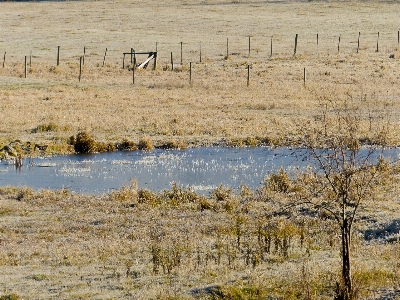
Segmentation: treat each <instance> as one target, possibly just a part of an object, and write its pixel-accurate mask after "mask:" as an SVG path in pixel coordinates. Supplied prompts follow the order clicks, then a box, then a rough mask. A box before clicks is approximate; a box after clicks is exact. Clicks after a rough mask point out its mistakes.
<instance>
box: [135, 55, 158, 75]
mask: <svg viewBox="0 0 400 300" xmlns="http://www.w3.org/2000/svg"><path fill="white" fill-rule="evenodd" d="M153 55H154V58H153V59H154V64H153V70H154V71H155V70H157V52H154V54H153ZM135 61H136V56H135ZM135 65H136V63H135Z"/></svg>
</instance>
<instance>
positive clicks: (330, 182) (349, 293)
mask: <svg viewBox="0 0 400 300" xmlns="http://www.w3.org/2000/svg"><path fill="white" fill-rule="evenodd" d="M323 107H324V109H323V113H322V115H321V116H319V117H318V118H317V119H316V122H315V123H314V124H308V126H307V128H304V127H303V128H302V129H301V131H302V136H303V138H301V144H302V145H303V146H304V147H305V148H306V154H304V152H302V155H305V156H306V158H307V159H308V160H309V163H310V167H311V168H310V170H309V171H307V172H306V173H303V174H302V175H301V176H298V177H297V179H296V180H295V181H296V182H297V183H295V185H297V188H295V189H294V190H295V191H296V192H295V193H291V194H290V193H289V194H290V195H291V196H290V197H292V203H291V206H292V207H298V206H299V205H301V206H307V207H308V209H312V210H314V211H323V212H324V213H325V215H327V216H328V217H330V218H331V219H333V220H335V223H336V224H337V225H338V227H337V228H338V233H340V237H341V239H340V245H341V249H340V250H341V263H342V269H341V282H338V283H337V291H336V299H344V300H349V299H354V298H355V297H356V295H355V290H354V288H353V283H352V273H351V260H350V258H351V252H350V249H351V247H350V246H351V241H352V229H353V224H354V222H355V219H356V217H357V214H358V212H359V210H360V204H361V203H362V202H364V201H365V200H370V199H372V198H373V197H374V192H376V190H377V189H378V188H380V187H381V186H382V183H383V181H385V180H387V179H389V178H390V174H391V168H390V165H389V164H388V163H387V161H386V160H385V159H384V158H383V155H382V154H383V150H384V146H386V145H387V143H388V142H387V134H388V129H389V122H385V123H384V124H383V125H382V124H381V122H379V123H380V124H381V125H378V124H377V126H375V128H371V127H369V128H368V126H365V120H364V113H363V111H362V109H360V108H359V107H354V106H352V107H350V106H349V105H348V104H347V103H342V104H341V105H340V106H337V105H336V106H334V105H332V103H328V104H326V105H324V106H323ZM366 127H367V129H366ZM362 142H364V143H366V144H368V145H365V146H362Z"/></svg>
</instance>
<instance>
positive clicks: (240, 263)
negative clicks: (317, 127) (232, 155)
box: [0, 182, 400, 299]
mask: <svg viewBox="0 0 400 300" xmlns="http://www.w3.org/2000/svg"><path fill="white" fill-rule="evenodd" d="M394 192H395V193H396V192H397V193H398V189H397V188H396V189H394ZM271 193H272V192H271ZM274 193H275V194H270V195H269V196H272V197H273V198H274V199H275V200H274V201H269V200H267V199H268V197H269V196H268V190H264V191H263V192H262V193H256V194H254V193H253V194H250V193H249V191H247V193H242V194H241V195H236V194H233V193H232V191H230V190H229V189H225V188H224V187H219V188H218V189H216V190H215V191H213V192H212V193H211V194H210V195H209V196H199V195H196V194H195V193H193V192H191V191H190V190H185V189H181V188H179V187H177V186H176V185H174V186H173V187H172V188H171V190H167V191H164V192H161V193H157V194H154V193H152V192H149V191H144V190H141V191H137V184H136V183H135V182H132V183H131V185H129V186H124V187H123V188H121V189H120V190H118V191H114V192H112V193H110V194H106V195H102V196H83V195H75V194H70V193H69V192H68V190H59V191H47V190H41V191H38V192H34V191H33V190H31V189H29V188H2V189H1V190H0V201H1V203H2V206H1V207H2V208H1V210H0V228H1V232H0V245H1V251H0V272H1V274H2V276H1V280H0V282H1V285H2V287H3V290H2V293H3V294H4V295H11V294H15V295H18V297H20V298H21V299H34V298H40V299H46V298H51V297H57V298H66V299H72V298H79V299H93V298H94V297H95V298H99V299H109V298H119V299H132V297H133V298H135V299H194V298H200V299H210V298H211V299H258V298H257V297H260V296H264V297H265V296H272V297H275V298H276V299H331V298H332V294H333V291H334V282H335V281H336V280H337V278H338V275H339V273H340V255H339V253H338V251H337V249H338V246H339V237H338V236H336V235H335V234H334V232H336V231H335V229H334V223H332V221H330V220H329V219H325V218H318V220H317V219H316V218H315V217H314V216H309V217H307V216H304V215H303V216H302V217H301V216H298V217H297V218H295V219H292V220H290V219H286V218H277V219H275V220H274V219H271V218H270V217H268V214H267V213H268V212H269V211H271V210H273V209H274V205H276V203H277V202H276V201H277V199H279V196H278V194H279V193H278V194H277V193H276V192H274ZM256 195H258V196H256ZM397 198H398V197H397ZM397 198H395V200H387V199H382V200H375V201H370V202H368V203H365V205H366V206H367V207H368V209H363V210H362V211H361V214H360V217H359V219H358V222H357V223H356V230H355V234H354V235H353V246H352V256H353V267H354V270H353V274H354V285H355V287H356V289H357V292H358V294H359V295H360V296H361V297H362V298H365V297H367V296H368V295H369V296H371V295H372V296H373V295H375V296H376V295H379V294H381V293H383V289H386V293H389V292H390V291H393V290H396V289H398V287H399V284H400V282H399V278H400V277H399V276H400V271H399V265H398V259H399V257H400V248H399V243H398V242H396V241H391V242H383V240H379V239H378V238H373V239H371V240H366V239H365V238H364V234H366V233H367V232H374V233H376V234H378V236H379V235H380V236H381V237H383V236H385V234H386V233H387V232H386V233H384V232H383V231H384V230H385V229H383V228H386V231H389V230H390V226H392V225H391V222H396V220H399V218H400V216H399V212H398V209H396V207H397V206H398V199H397ZM278 201H279V200H278ZM205 202H207V203H208V204H209V205H204V203H205ZM372 211H379V213H378V214H375V213H374V214H370V212H372ZM394 227H396V226H394ZM392 229H393V228H392ZM396 230H398V225H397V229H396V228H394V231H392V232H390V233H389V234H390V236H388V237H389V239H387V241H389V240H390V237H395V236H396ZM262 249H263V250H262ZM388 291H389V292H388ZM392 293H393V292H392ZM213 297H214V298H213ZM229 297H230V298H229ZM275 298H274V299H275Z"/></svg>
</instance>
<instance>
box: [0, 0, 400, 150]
mask: <svg viewBox="0 0 400 300" xmlns="http://www.w3.org/2000/svg"><path fill="white" fill-rule="evenodd" d="M399 6H400V4H398V3H396V2H377V1H371V2H370V1H367V2H357V1H355V2H351V3H345V2H332V1H327V2H325V1H323V2H322V1H316V2H299V1H293V2H287V1H283V2H273V1H271V2H269V1H252V2H247V1H235V2H233V1H164V2H163V4H162V5H161V4H159V3H156V2H153V1H140V2H126V1H100V2H97V1H66V2H19V3H15V2H3V3H1V13H0V16H1V19H0V20H1V21H0V22H1V24H0V26H1V30H2V34H1V37H0V54H1V57H2V58H3V63H4V68H2V66H1V65H0V76H1V83H0V84H1V89H0V100H1V101H0V105H1V110H0V114H1V115H0V117H1V132H0V134H1V135H0V141H2V142H3V144H5V143H7V142H10V141H12V140H15V139H21V140H23V141H32V142H44V143H47V144H50V145H52V146H53V147H49V151H54V152H62V151H63V149H64V150H65V151H68V150H66V149H65V148H66V147H63V146H62V145H64V144H65V143H66V139H67V138H68V137H69V136H71V135H74V134H76V133H77V132H78V131H82V130H84V131H88V132H90V133H91V134H93V135H94V136H95V138H96V139H99V140H104V141H116V140H121V139H122V138H127V139H129V140H133V141H137V140H138V139H139V138H140V137H142V136H148V137H150V138H151V139H153V140H154V141H155V142H156V143H157V142H160V141H165V140H170V139H173V138H174V139H179V140H184V141H186V142H189V143H194V144H200V145H201V144H209V143H215V142H216V143H221V141H224V140H225V141H226V140H228V141H229V140H231V139H237V138H247V137H260V138H261V137H268V138H270V139H271V140H274V141H276V143H280V144H290V143H292V139H293V136H296V135H297V134H298V132H297V131H296V126H295V125H299V124H302V122H304V123H306V122H307V121H309V120H312V119H313V118H314V117H315V115H316V114H318V113H319V112H320V110H321V106H323V103H324V101H329V100H333V101H343V100H344V99H346V100H348V101H353V102H354V101H356V102H358V103H360V105H362V106H364V107H366V108H367V109H366V110H368V111H369V113H368V117H366V119H368V118H369V120H371V118H374V117H376V116H377V113H382V110H386V112H390V120H391V125H392V127H393V130H392V133H393V134H392V138H393V140H392V143H393V144H397V143H398V138H397V137H398V136H399V135H398V128H399V126H398V125H399V124H398V123H399V103H400V102H399V100H400V91H399V89H398V88H397V86H398V82H399V80H400V74H399V72H400V71H399V68H398V66H399V53H398V30H399V24H398V22H397V14H396V12H397V11H399ZM359 32H360V33H361V34H360V42H359V44H358V34H359ZM378 32H379V39H378ZM296 34H298V43H297V49H296V55H293V54H294V46H295V36H296ZM317 35H318V45H317ZM249 36H250V47H249ZM339 36H340V44H339ZM271 39H272V56H271ZM181 43H182V44H181ZM377 43H379V44H378V50H379V52H377V51H376V50H377ZM181 45H182V48H181ZM58 46H59V47H60V58H59V65H58V66H57V49H58ZM338 46H340V48H339V51H338ZM84 48H85V63H84V66H83V71H82V78H81V81H80V82H79V81H78V77H79V60H80V57H81V56H83V54H84ZM106 48H107V55H106V58H105V63H104V66H103V62H104V54H105V50H106ZM131 48H133V49H134V50H135V51H155V50H156V48H157V50H158V67H157V70H155V71H153V70H152V68H149V69H147V70H137V71H136V72H135V85H133V84H132V82H133V74H132V72H130V71H128V70H127V69H122V58H123V55H122V53H124V52H130V49H131ZM249 48H250V50H249ZM181 49H182V56H181ZM200 52H201V54H200ZM357 52H358V53H357ZM4 53H5V60H4V57H3V54H4ZM171 53H172V54H173V61H174V71H171V68H172V66H171ZM227 54H228V56H227ZM25 56H26V57H27V71H26V74H27V78H24V77H25V68H24V60H25ZM128 56H129V55H128ZM200 56H201V62H200ZM390 57H392V58H390ZM144 58H145V57H141V56H139V55H138V61H141V60H144ZM181 60H182V64H181ZM0 61H1V59H0ZM190 62H192V75H191V77H192V82H189V79H190V74H189V63H190ZM126 63H127V64H129V63H130V58H128V57H126ZM151 63H152V62H151ZM248 66H250V68H249V86H247V76H248V69H247V67H248ZM304 70H305V74H306V76H305V78H304ZM304 80H305V83H304ZM367 123H368V122H367ZM49 125H54V126H49ZM37 128H47V129H46V130H37Z"/></svg>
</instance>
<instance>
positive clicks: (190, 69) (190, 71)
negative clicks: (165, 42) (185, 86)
mask: <svg viewBox="0 0 400 300" xmlns="http://www.w3.org/2000/svg"><path fill="white" fill-rule="evenodd" d="M189 83H190V85H192V62H190V63H189Z"/></svg>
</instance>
